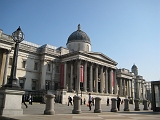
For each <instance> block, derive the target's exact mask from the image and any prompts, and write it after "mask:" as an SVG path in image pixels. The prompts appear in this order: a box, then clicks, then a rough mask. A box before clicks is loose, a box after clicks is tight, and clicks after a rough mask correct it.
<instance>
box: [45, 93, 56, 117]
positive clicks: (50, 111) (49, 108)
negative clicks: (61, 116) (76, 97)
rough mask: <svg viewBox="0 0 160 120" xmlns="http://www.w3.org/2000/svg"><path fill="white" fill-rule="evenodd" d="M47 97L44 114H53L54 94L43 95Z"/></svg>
mask: <svg viewBox="0 0 160 120" xmlns="http://www.w3.org/2000/svg"><path fill="white" fill-rule="evenodd" d="M45 96H46V98H47V102H46V109H45V111H44V114H45V115H54V114H55V111H54V98H55V95H53V94H50V95H45Z"/></svg>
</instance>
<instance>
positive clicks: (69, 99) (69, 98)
mask: <svg viewBox="0 0 160 120" xmlns="http://www.w3.org/2000/svg"><path fill="white" fill-rule="evenodd" d="M69 103H70V104H71V105H72V98H71V96H68V106H69Z"/></svg>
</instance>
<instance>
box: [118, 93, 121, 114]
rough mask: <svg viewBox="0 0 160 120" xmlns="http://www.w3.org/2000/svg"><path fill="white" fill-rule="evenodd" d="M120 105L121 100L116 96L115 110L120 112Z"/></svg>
mask: <svg viewBox="0 0 160 120" xmlns="http://www.w3.org/2000/svg"><path fill="white" fill-rule="evenodd" d="M120 103H121V98H119V95H118V96H117V108H118V111H119V110H120V109H119V108H120Z"/></svg>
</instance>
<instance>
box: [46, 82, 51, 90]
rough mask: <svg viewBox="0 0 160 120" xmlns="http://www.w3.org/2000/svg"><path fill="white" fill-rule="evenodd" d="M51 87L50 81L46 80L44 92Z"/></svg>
mask: <svg viewBox="0 0 160 120" xmlns="http://www.w3.org/2000/svg"><path fill="white" fill-rule="evenodd" d="M50 87H51V81H49V80H46V90H50Z"/></svg>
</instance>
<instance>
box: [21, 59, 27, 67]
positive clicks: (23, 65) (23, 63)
mask: <svg viewBox="0 0 160 120" xmlns="http://www.w3.org/2000/svg"><path fill="white" fill-rule="evenodd" d="M22 68H26V61H25V60H23V61H22Z"/></svg>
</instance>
